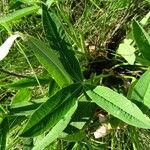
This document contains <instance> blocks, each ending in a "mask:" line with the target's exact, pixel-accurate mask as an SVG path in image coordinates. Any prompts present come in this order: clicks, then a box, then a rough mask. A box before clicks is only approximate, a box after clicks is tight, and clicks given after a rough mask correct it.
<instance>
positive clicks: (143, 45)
mask: <svg viewBox="0 0 150 150" xmlns="http://www.w3.org/2000/svg"><path fill="white" fill-rule="evenodd" d="M133 35H134V38H135V41H136V44H137V46H138V48H139V50H140V51H141V53H142V55H143V56H144V58H146V59H147V60H150V36H149V35H148V33H146V31H145V30H144V29H143V28H142V26H141V25H140V24H139V23H138V22H137V21H135V20H134V21H133Z"/></svg>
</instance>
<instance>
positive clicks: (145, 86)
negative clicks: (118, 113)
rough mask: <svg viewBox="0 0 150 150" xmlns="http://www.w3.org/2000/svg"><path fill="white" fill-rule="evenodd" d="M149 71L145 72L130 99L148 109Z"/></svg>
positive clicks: (149, 91) (149, 93)
mask: <svg viewBox="0 0 150 150" xmlns="http://www.w3.org/2000/svg"><path fill="white" fill-rule="evenodd" d="M149 98H150V70H147V71H146V72H145V73H144V74H143V75H142V76H141V78H140V79H139V80H138V82H137V83H136V85H135V86H134V88H133V91H132V94H131V99H132V100H136V101H139V102H141V103H143V104H144V105H146V106H147V107H148V108H150V101H149Z"/></svg>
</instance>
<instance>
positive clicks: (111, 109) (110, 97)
mask: <svg viewBox="0 0 150 150" xmlns="http://www.w3.org/2000/svg"><path fill="white" fill-rule="evenodd" d="M87 94H88V96H89V97H90V98H91V99H92V101H94V102H95V103H96V104H97V105H99V106H100V107H101V108H103V109H104V110H106V111H107V112H108V113H110V114H112V115H113V116H115V117H117V118H119V119H121V120H123V121H124V122H126V123H128V124H131V125H133V126H136V127H139V128H148V129H149V128H150V119H149V118H148V117H146V116H145V115H144V114H143V113H142V112H141V111H140V109H139V108H138V107H137V106H136V105H135V104H134V103H132V102H131V101H129V100H128V99H127V98H125V97H124V96H122V95H120V94H118V93H116V92H114V91H112V90H111V89H109V88H107V87H103V86H97V87H96V88H95V89H94V90H89V91H87Z"/></svg>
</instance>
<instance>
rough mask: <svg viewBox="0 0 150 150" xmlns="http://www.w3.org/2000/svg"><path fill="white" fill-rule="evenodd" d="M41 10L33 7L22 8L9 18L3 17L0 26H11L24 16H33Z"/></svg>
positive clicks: (0, 19)
mask: <svg viewBox="0 0 150 150" xmlns="http://www.w3.org/2000/svg"><path fill="white" fill-rule="evenodd" d="M38 9H39V6H31V7H27V8H22V9H20V10H16V11H14V12H13V13H10V14H8V15H7V16H2V17H1V18H0V24H1V25H3V24H9V23H12V22H13V21H16V20H18V19H20V18H22V17H24V16H27V15H29V14H32V13H33V12H36V11H37V10H38Z"/></svg>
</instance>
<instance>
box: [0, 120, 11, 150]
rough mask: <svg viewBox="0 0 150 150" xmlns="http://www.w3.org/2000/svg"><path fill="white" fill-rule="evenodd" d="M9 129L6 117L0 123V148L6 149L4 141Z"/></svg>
mask: <svg viewBox="0 0 150 150" xmlns="http://www.w3.org/2000/svg"><path fill="white" fill-rule="evenodd" d="M8 130H9V124H8V120H7V118H5V119H4V120H3V122H2V123H1V124H0V150H5V149H6V142H7V140H6V139H7V134H8Z"/></svg>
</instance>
